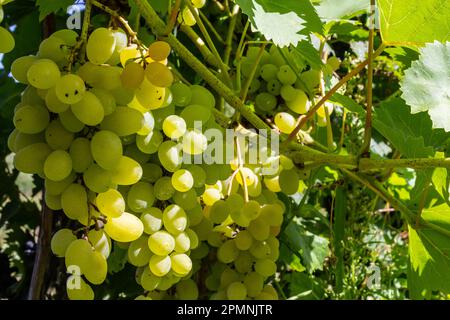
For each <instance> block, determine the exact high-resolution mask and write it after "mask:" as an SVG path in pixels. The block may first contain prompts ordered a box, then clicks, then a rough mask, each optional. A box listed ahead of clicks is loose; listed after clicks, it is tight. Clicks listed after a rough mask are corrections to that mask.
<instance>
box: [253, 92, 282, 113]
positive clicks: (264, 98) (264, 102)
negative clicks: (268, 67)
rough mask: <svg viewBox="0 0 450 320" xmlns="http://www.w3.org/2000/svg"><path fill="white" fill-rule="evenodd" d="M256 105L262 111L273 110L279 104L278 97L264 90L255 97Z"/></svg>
mask: <svg viewBox="0 0 450 320" xmlns="http://www.w3.org/2000/svg"><path fill="white" fill-rule="evenodd" d="M255 105H256V106H257V107H258V108H259V109H261V110H262V111H267V112H269V111H272V110H273V109H275V107H276V106H277V98H276V97H275V96H274V95H273V94H270V93H268V92H262V93H260V94H258V95H257V96H256V98H255Z"/></svg>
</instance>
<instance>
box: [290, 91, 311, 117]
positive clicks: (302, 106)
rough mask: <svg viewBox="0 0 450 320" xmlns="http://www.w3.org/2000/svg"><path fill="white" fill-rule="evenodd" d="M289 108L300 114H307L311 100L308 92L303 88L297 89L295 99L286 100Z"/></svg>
mask: <svg viewBox="0 0 450 320" xmlns="http://www.w3.org/2000/svg"><path fill="white" fill-rule="evenodd" d="M286 105H287V106H288V108H289V109H291V110H292V111H294V112H295V113H298V114H305V113H306V112H308V109H309V101H308V97H307V96H306V93H305V92H303V91H302V90H299V89H296V95H295V98H294V99H293V100H289V101H286Z"/></svg>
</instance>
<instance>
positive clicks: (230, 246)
mask: <svg viewBox="0 0 450 320" xmlns="http://www.w3.org/2000/svg"><path fill="white" fill-rule="evenodd" d="M238 255H239V250H238V249H237V247H236V244H235V243H234V241H232V240H227V241H225V242H224V243H223V244H222V245H221V246H220V248H219V249H218V250H217V259H218V260H219V261H220V262H223V263H231V262H233V261H234V260H236V258H237V257H238Z"/></svg>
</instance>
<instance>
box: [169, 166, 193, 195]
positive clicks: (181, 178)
mask: <svg viewBox="0 0 450 320" xmlns="http://www.w3.org/2000/svg"><path fill="white" fill-rule="evenodd" d="M171 180H172V185H173V187H174V188H175V190H177V191H180V192H186V191H189V190H190V189H191V188H192V186H193V185H194V178H193V177H192V174H191V173H190V172H189V171H188V170H185V169H180V170H177V171H175V172H174V174H173V175H172V179H171Z"/></svg>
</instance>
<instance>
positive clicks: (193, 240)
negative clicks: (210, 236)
mask: <svg viewBox="0 0 450 320" xmlns="http://www.w3.org/2000/svg"><path fill="white" fill-rule="evenodd" d="M185 234H186V235H187V236H188V238H189V249H190V250H193V249H196V248H197V247H198V245H199V239H198V236H197V234H196V233H195V232H194V230H192V229H186V231H185ZM176 248H177V244H176V243H175V251H177V249H176Z"/></svg>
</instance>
